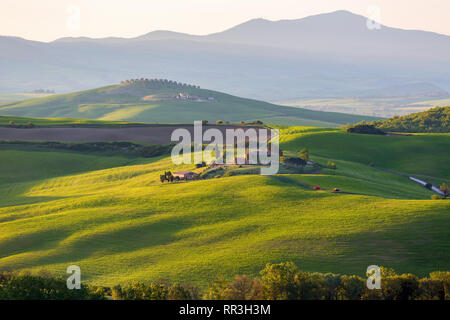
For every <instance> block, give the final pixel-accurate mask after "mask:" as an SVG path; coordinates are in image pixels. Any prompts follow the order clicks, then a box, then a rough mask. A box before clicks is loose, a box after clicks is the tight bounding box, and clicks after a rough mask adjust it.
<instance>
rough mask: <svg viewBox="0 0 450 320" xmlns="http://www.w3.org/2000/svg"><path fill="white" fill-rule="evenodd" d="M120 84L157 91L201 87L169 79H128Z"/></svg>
mask: <svg viewBox="0 0 450 320" xmlns="http://www.w3.org/2000/svg"><path fill="white" fill-rule="evenodd" d="M120 84H122V85H126V84H140V85H142V86H143V87H147V88H155V89H166V88H170V89H186V88H191V89H192V88H194V89H200V86H196V85H193V84H187V83H182V82H177V81H172V80H167V79H148V78H140V79H128V80H124V81H121V82H120Z"/></svg>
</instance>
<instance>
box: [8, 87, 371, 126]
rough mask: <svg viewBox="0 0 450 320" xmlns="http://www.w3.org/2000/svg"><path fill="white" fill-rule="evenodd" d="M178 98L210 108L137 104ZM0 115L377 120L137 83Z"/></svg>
mask: <svg viewBox="0 0 450 320" xmlns="http://www.w3.org/2000/svg"><path fill="white" fill-rule="evenodd" d="M180 92H183V93H187V94H190V95H196V96H199V97H202V98H205V99H206V98H208V97H212V98H214V101H211V102H197V101H181V100H177V99H167V98H161V99H158V98H153V99H150V100H143V99H142V98H144V97H147V96H150V95H153V96H157V97H165V96H171V95H172V96H173V95H176V94H178V93H180ZM0 114H3V115H15V116H22V117H53V118H54V117H58V118H60V117H63V118H81V119H98V120H107V121H119V120H120V121H133V122H149V123H155V122H159V123H173V122H176V123H191V122H193V121H194V120H208V121H212V122H215V121H216V120H223V121H232V122H239V121H241V120H244V121H250V120H257V119H264V121H266V122H269V123H270V122H272V119H273V122H274V123H275V124H289V125H291V124H296V125H316V126H334V127H335V126H339V125H343V124H346V123H356V122H359V121H362V120H367V121H370V120H378V119H379V118H374V117H369V116H357V115H350V114H343V113H333V112H317V111H311V110H307V109H301V108H292V107H285V106H278V105H274V104H270V103H267V102H262V101H257V100H251V99H244V98H239V97H235V96H232V95H228V94H224V93H220V92H217V91H211V90H205V89H199V88H183V89H176V88H161V89H152V88H146V87H142V85H141V84H139V83H133V84H120V85H112V86H107V87H102V88H98V89H92V90H88V91H81V92H75V93H69V94H62V95H53V96H48V97H44V98H39V99H30V100H24V101H18V102H9V103H3V104H0Z"/></svg>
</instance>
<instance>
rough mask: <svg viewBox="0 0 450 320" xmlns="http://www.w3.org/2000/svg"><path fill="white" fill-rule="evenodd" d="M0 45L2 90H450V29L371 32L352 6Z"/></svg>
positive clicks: (292, 93) (252, 93)
mask: <svg viewBox="0 0 450 320" xmlns="http://www.w3.org/2000/svg"><path fill="white" fill-rule="evenodd" d="M0 46H1V48H2V50H0V58H1V60H0V67H1V69H2V70H3V71H4V72H2V74H0V91H18V90H32V89H35V88H37V87H45V88H49V89H56V90H57V91H58V92H67V91H74V90H81V89H88V88H92V87H98V86H102V85H106V84H109V83H114V82H119V81H120V80H122V79H124V78H132V77H156V78H172V79H179V80H181V81H183V82H190V83H198V84H199V85H201V86H207V87H209V88H212V89H215V90H220V91H225V92H228V93H231V94H236V95H240V96H247V97H252V98H257V99H266V100H287V99H295V98H298V97H325V96H326V97H330V96H357V95H358V94H359V93H361V92H365V91H367V90H373V89H380V88H384V87H390V86H401V85H405V84H408V83H430V84H432V85H437V86H439V87H441V88H442V89H443V90H444V91H445V90H446V91H449V90H450V72H449V71H448V70H447V69H446V68H445V66H446V65H449V64H450V36H445V35H440V34H436V33H432V32H424V31H409V30H400V29H394V28H389V27H382V28H381V30H372V31H371V30H368V29H367V27H366V18H364V17H362V16H358V15H354V14H352V13H350V12H346V11H337V12H333V13H328V14H321V15H315V16H310V17H307V18H303V19H297V20H280V21H268V20H264V19H254V20H250V21H248V22H245V23H243V24H240V25H237V26H235V27H233V28H231V29H228V30H225V31H223V32H219V33H214V34H210V35H206V36H195V35H188V34H183V33H177V32H170V31H153V32H150V33H147V34H144V35H142V36H139V37H135V38H129V39H125V38H116V37H108V38H103V39H90V38H62V39H58V40H56V41H53V42H51V43H43V42H36V41H28V40H23V39H19V38H11V37H0ZM5 48H6V49H5ZM430 48H433V50H430Z"/></svg>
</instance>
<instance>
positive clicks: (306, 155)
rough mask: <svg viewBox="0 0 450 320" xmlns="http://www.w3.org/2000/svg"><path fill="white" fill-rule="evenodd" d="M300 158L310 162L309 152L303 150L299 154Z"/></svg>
mask: <svg viewBox="0 0 450 320" xmlns="http://www.w3.org/2000/svg"><path fill="white" fill-rule="evenodd" d="M298 156H299V157H300V159H302V160H305V161H308V160H309V151H308V149H306V148H303V149H302V150H301V151H300V152H299V153H298Z"/></svg>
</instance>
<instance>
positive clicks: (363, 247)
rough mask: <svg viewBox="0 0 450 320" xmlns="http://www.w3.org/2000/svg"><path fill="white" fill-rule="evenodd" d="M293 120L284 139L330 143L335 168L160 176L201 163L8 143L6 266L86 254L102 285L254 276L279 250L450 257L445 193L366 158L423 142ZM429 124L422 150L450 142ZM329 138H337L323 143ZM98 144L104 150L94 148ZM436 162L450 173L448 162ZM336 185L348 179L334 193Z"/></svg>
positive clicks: (336, 257) (372, 257) (396, 158)
mask: <svg viewBox="0 0 450 320" xmlns="http://www.w3.org/2000/svg"><path fill="white" fill-rule="evenodd" d="M284 130H287V132H286V133H283V130H282V135H281V141H282V148H283V149H285V150H289V151H291V152H295V151H296V150H299V148H300V147H303V146H307V147H309V148H310V153H311V157H312V158H313V160H314V161H316V162H318V163H321V164H326V161H327V160H328V158H329V157H324V156H326V155H327V154H326V153H325V152H326V151H327V150H331V151H328V152H330V153H329V155H330V156H331V157H332V158H333V160H335V162H336V165H337V169H336V170H331V169H322V171H320V173H317V174H311V175H307V174H304V175H303V174H280V175H275V176H260V175H238V176H231V177H222V178H219V179H208V180H201V181H194V182H188V183H186V182H180V183H173V184H167V183H164V184H161V183H160V182H159V175H160V174H161V173H162V172H164V171H165V170H172V171H178V170H182V169H193V166H190V165H184V166H180V167H174V166H173V165H172V162H171V160H170V158H169V157H164V156H163V157H159V158H154V159H146V160H144V159H135V160H134V161H135V162H134V163H133V162H131V163H128V165H125V164H127V163H125V162H123V159H122V158H121V157H120V156H109V157H106V156H99V155H92V154H78V153H74V152H65V153H63V154H59V152H55V151H48V152H47V154H46V155H43V154H40V153H39V152H34V151H28V153H27V152H26V151H17V150H9V151H6V150H1V151H0V161H1V163H2V171H1V173H0V176H1V177H2V178H4V177H8V178H7V180H4V183H3V184H1V185H0V270H8V269H11V270H15V269H26V270H32V271H33V270H35V271H37V270H39V269H41V268H45V269H47V270H49V271H50V272H52V273H54V274H58V275H63V276H64V275H65V269H66V268H67V266H69V265H71V264H77V265H79V266H80V267H81V270H82V277H83V280H85V281H89V282H90V283H94V284H98V285H105V286H106V285H114V284H118V283H127V282H129V281H132V280H143V281H150V280H161V279H163V280H169V281H177V282H190V283H194V284H197V285H200V286H204V285H206V283H208V282H209V281H211V280H213V279H216V278H218V277H224V278H227V279H229V278H231V277H233V275H235V274H249V275H256V273H257V272H258V270H261V269H262V268H263V267H264V265H265V264H266V263H268V262H280V261H293V262H295V263H296V264H297V265H298V266H299V267H300V268H301V269H304V270H307V271H320V272H335V273H348V274H349V273H354V274H360V275H363V274H364V273H365V269H366V268H367V266H368V265H371V264H378V265H384V266H388V267H393V268H395V269H396V270H398V271H399V272H412V273H415V274H418V275H426V274H427V273H428V272H430V271H434V270H449V269H450V242H449V241H448V240H449V230H450V216H449V215H450V205H449V203H448V201H444V200H428V199H430V195H431V194H432V193H431V192H430V191H428V190H426V189H425V188H422V187H421V186H419V185H417V184H415V183H413V182H411V181H408V180H407V179H405V178H403V177H400V176H395V175H392V174H390V173H386V172H383V171H380V170H377V169H375V168H372V167H370V166H367V165H366V164H365V163H364V162H365V161H366V160H367V159H369V158H370V159H375V160H376V161H380V162H381V161H384V162H381V163H382V164H383V165H385V166H386V167H388V168H391V169H399V168H400V169H402V167H401V165H402V163H407V161H411V159H413V156H412V154H410V155H409V157H407V155H406V154H404V152H405V150H413V149H402V150H398V147H399V145H400V144H398V143H394V142H391V140H388V139H392V141H397V140H396V138H397V137H381V138H387V139H386V140H381V141H382V142H379V140H377V139H375V140H373V137H371V136H366V135H361V136H357V137H354V136H353V135H345V134H343V133H341V132H340V131H339V130H338V129H317V128H291V129H284ZM289 130H290V131H289ZM315 136H316V137H315ZM342 137H347V138H348V139H347V140H345V139H343V138H342ZM415 137H416V136H414V137H400V139H409V138H413V139H414V138H415ZM427 137H428V136H426V135H420V136H418V138H419V140H412V141H413V146H414V148H415V149H414V150H416V149H417V148H419V149H420V148H422V149H421V150H427V148H432V146H430V144H432V141H434V140H433V139H434V138H437V140H436V143H437V144H438V145H439V144H444V145H445V144H446V143H448V140H445V139H444V138H445V136H443V135H433V136H430V137H431V138H430V140H427V139H428V138H427ZM375 138H378V137H375ZM447 138H448V137H447ZM314 139H316V140H314ZM328 139H331V141H332V142H334V143H338V142H339V143H341V144H340V148H337V147H336V149H333V147H332V144H333V143H331V142H330V143H329V147H326V146H324V144H326V142H327V141H328ZM333 139H334V140H333ZM340 139H343V140H340ZM441 139H444V140H443V141H444V142H442V141H441ZM345 141H347V143H348V144H349V145H347V144H346V142H345ZM373 141H375V143H376V144H375V145H373V147H372V149H369V147H367V149H365V150H363V152H366V153H369V152H372V156H370V154H367V155H365V157H367V159H366V158H363V157H362V155H360V157H357V156H358V155H359V154H360V152H362V151H357V150H358V149H356V150H353V148H359V147H361V146H363V145H366V144H367V145H370V144H372V143H374V142H373ZM314 143H317V146H316V145H315V144H314ZM341 149H345V150H347V152H349V153H351V154H354V155H355V159H353V158H352V157H350V156H348V157H344V156H342V157H341V158H338V157H339V156H340V155H341V154H342V155H346V153H340V150H341ZM333 150H335V151H334V153H333ZM374 150H375V151H374ZM377 150H378V151H377ZM433 150H434V151H433V152H437V154H438V155H440V156H441V157H445V156H446V151H442V150H441V151H439V150H438V148H435V149H433ZM447 150H448V149H447ZM381 151H383V152H381ZM17 152H21V153H17ZM61 153H62V152H61ZM324 153H325V154H324ZM415 154H416V152H415V151H414V153H413V155H415ZM426 154H428V155H429V158H428V159H427V160H426V161H434V160H433V159H434V158H433V154H432V153H431V151H430V152H428V153H426ZM382 155H384V156H382ZM97 156H98V157H100V158H102V159H101V160H100V159H97V160H96V161H97V162H96V161H94V160H95V159H94V158H92V159H91V158H88V157H97ZM86 157H87V158H86ZM389 157H390V158H391V159H392V161H389ZM14 159H20V160H18V161H19V162H14ZM49 159H52V160H51V161H53V162H45V161H50V160H49ZM447 159H448V157H447ZM129 160H130V159H128V161H129ZM70 161H73V162H76V163H77V165H79V167H78V168H77V167H76V165H75V163H71V162H70ZM436 161H438V162H437V163H439V161H440V160H436ZM12 163H17V165H11V164H12ZM8 164H9V165H8ZM413 164H415V167H414V168H413V167H412V166H413ZM413 164H411V165H410V166H411V167H410V168H413V169H414V170H412V169H411V170H412V171H420V170H421V168H422V166H421V162H413ZM102 166H103V167H102ZM111 166H114V167H112V168H111ZM399 166H400V167H399ZM5 167H7V168H9V170H7V169H4V168H5ZM44 167H45V168H48V169H47V170H49V171H48V172H45V171H42V170H43V168H44ZM50 168H51V169H50ZM70 168H72V169H74V168H75V169H76V171H70V170H69V169H70ZM33 170H34V171H36V172H40V173H39V174H42V175H41V176H39V174H38V175H32V174H30V172H33ZM58 170H61V172H63V173H64V174H61V172H60V171H58ZM446 170H447V171H446ZM403 171H404V170H403ZM27 173H28V175H27ZM432 173H433V174H434V175H441V176H446V175H447V174H448V169H443V168H440V169H434V171H432ZM55 175H59V176H58V177H55ZM14 177H16V178H15V179H14ZM314 185H320V186H321V188H322V190H321V191H314V190H313V189H312V186H314ZM334 187H338V188H339V189H341V190H342V191H343V192H342V193H333V192H331V189H332V188H334Z"/></svg>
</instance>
